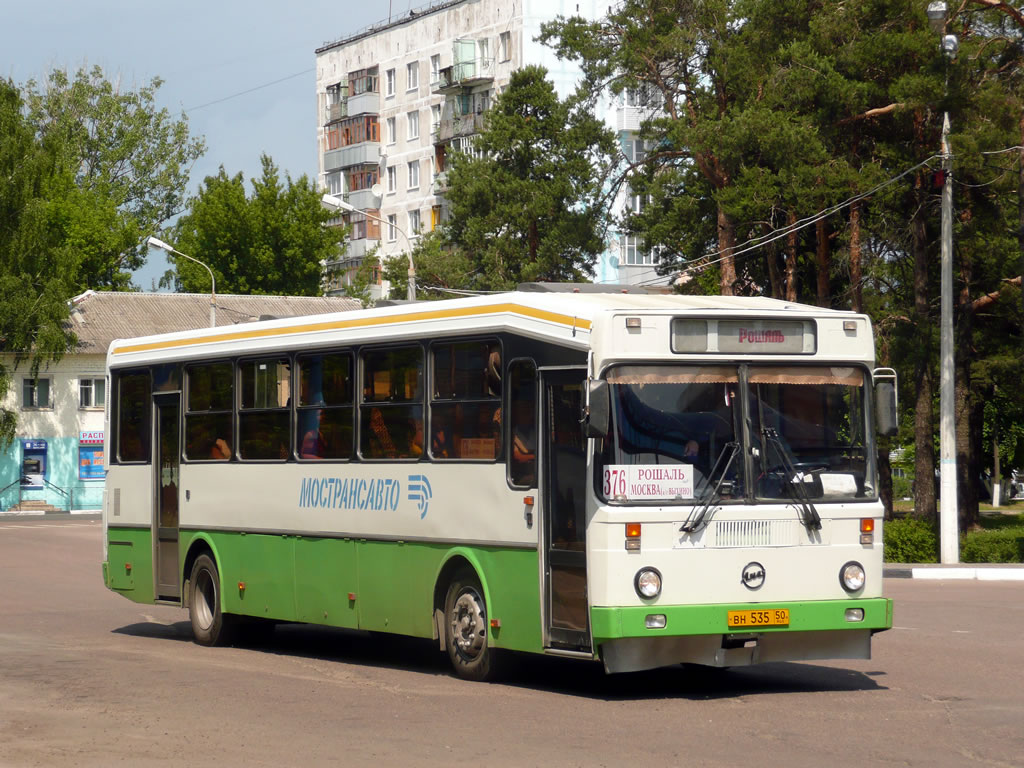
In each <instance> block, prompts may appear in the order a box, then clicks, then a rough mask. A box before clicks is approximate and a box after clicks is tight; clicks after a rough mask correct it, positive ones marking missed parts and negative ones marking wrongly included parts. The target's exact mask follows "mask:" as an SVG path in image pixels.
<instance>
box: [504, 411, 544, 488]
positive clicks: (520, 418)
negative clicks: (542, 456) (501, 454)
mask: <svg viewBox="0 0 1024 768" xmlns="http://www.w3.org/2000/svg"><path fill="white" fill-rule="evenodd" d="M512 421H513V423H512V464H513V467H512V476H513V478H516V479H517V482H518V483H519V484H523V485H530V484H532V483H533V482H535V478H536V473H537V465H536V461H537V435H536V430H535V429H534V424H533V414H532V413H531V412H530V406H529V403H526V402H524V401H521V400H517V401H514V410H513V420H512ZM494 425H495V435H496V437H495V439H499V437H500V435H501V408H500V407H499V408H497V409H496V410H495V411H494Z"/></svg>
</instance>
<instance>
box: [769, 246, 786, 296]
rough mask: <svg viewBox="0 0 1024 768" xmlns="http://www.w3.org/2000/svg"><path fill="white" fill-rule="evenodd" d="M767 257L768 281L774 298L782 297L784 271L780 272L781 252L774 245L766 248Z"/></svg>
mask: <svg viewBox="0 0 1024 768" xmlns="http://www.w3.org/2000/svg"><path fill="white" fill-rule="evenodd" d="M765 258H766V259H767V260H768V282H769V283H770V285H771V289H772V298H773V299H781V298H782V273H781V272H779V253H778V251H777V250H776V249H775V248H774V247H769V248H766V249H765Z"/></svg>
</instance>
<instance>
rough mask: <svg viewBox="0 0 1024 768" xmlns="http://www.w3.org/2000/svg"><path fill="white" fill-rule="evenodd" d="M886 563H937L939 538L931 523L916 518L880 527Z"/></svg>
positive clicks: (905, 518) (888, 522) (904, 519)
mask: <svg viewBox="0 0 1024 768" xmlns="http://www.w3.org/2000/svg"><path fill="white" fill-rule="evenodd" d="M882 532H883V541H884V543H885V560H886V562H888V563H937V562H938V561H939V538H938V536H937V535H936V534H935V527H934V526H933V525H932V524H931V523H927V522H925V521H924V520H919V519H918V518H916V517H904V518H902V519H900V520H890V521H887V522H886V523H885V524H884V525H883V526H882Z"/></svg>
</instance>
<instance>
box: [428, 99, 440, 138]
mask: <svg viewBox="0 0 1024 768" xmlns="http://www.w3.org/2000/svg"><path fill="white" fill-rule="evenodd" d="M440 129H441V105H440V104H435V105H434V106H432V107H431V108H430V132H431V133H437V132H438V131H439V130H440Z"/></svg>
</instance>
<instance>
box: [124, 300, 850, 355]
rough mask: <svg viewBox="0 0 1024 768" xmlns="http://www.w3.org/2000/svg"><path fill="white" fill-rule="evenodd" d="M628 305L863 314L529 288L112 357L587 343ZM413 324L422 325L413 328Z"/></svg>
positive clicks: (141, 344)
mask: <svg viewBox="0 0 1024 768" xmlns="http://www.w3.org/2000/svg"><path fill="white" fill-rule="evenodd" d="M523 287H524V288H526V286H523ZM623 311H626V312H652V311H653V312H668V313H683V314H708V313H711V314H718V313H755V314H764V315H775V316H778V315H780V314H784V315H787V316H802V317H813V316H822V315H828V316H832V317H836V316H844V315H845V316H856V315H855V314H854V313H851V312H843V311H839V310H830V309H822V308H820V307H813V306H809V305H804V304H796V303H793V302H786V301H780V300H778V299H770V298H766V297H738V296H681V295H678V294H661V295H659V294H648V293H622V292H606V293H595V292H590V291H587V292H583V291H581V292H579V293H576V292H572V291H563V290H557V291H556V290H553V291H546V292H538V291H536V289H533V290H530V289H527V290H521V291H511V292H508V293H499V294H491V295H486V296H474V297H468V298H459V299H448V300H443V301H434V302H417V303H410V304H401V305H396V306H384V307H376V308H372V309H364V310H352V311H345V312H333V313H329V314H323V315H308V316H303V317H291V318H284V319H279V320H270V321H260V322H250V323H242V324H239V325H234V326H230V327H218V328H203V329H198V330H189V331H179V332H175V333H166V334H159V335H154V336H143V337H138V338H131V339H118V340H115V341H114V342H112V343H111V345H110V349H109V352H108V364H109V365H110V366H111V367H123V366H127V365H137V364H141V363H151V362H155V361H173V360H181V359H186V358H192V357H216V356H222V355H229V354H238V353H250V352H258V351H260V350H269V349H276V348H282V347H288V346H294V345H301V346H303V347H309V348H316V347H322V346H329V345H337V344H348V343H362V342H365V341H373V342H378V343H379V342H386V341H395V340H400V339H402V338H409V337H410V336H415V337H430V336H433V335H437V334H471V333H497V332H502V331H515V332H519V333H523V334H525V335H528V336H532V337H535V338H540V339H549V340H552V341H557V342H560V343H564V344H567V345H570V346H578V347H580V348H586V347H587V346H588V345H589V343H590V342H589V336H590V332H591V329H592V328H593V326H594V324H595V322H597V321H598V320H599V318H601V317H602V316H606V315H612V314H616V313H619V312H623ZM410 323H414V324H415V325H414V326H412V327H410V325H409V324H410Z"/></svg>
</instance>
